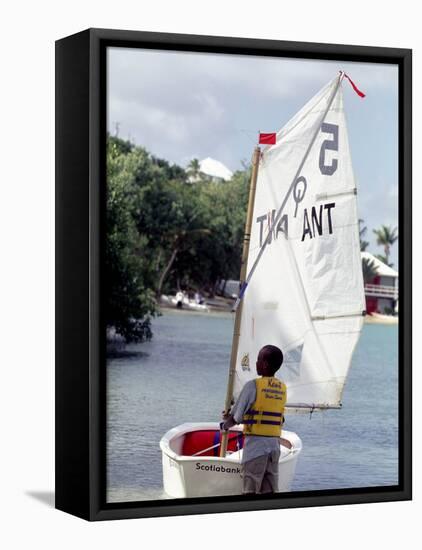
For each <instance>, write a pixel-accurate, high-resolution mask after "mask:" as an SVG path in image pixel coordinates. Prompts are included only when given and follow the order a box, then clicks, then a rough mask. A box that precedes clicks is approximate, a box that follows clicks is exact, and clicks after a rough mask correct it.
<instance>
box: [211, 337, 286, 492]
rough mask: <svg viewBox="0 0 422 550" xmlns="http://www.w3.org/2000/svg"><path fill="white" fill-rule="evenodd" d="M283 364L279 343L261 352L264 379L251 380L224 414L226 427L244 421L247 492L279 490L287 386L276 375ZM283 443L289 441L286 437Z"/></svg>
mask: <svg viewBox="0 0 422 550" xmlns="http://www.w3.org/2000/svg"><path fill="white" fill-rule="evenodd" d="M282 363H283V353H282V351H281V350H280V349H279V348H278V347H276V346H271V345H268V346H264V347H263V348H261V350H260V351H259V353H258V358H257V361H256V372H257V374H258V375H259V376H260V378H256V379H255V380H250V381H249V382H247V383H246V384H245V385H244V387H243V389H242V391H241V393H240V395H239V397H238V399H237V401H236V403H235V404H234V406H233V408H232V409H231V410H229V411H228V413H227V414H226V413H223V420H224V422H223V423H222V426H221V427H222V429H223V430H225V431H227V430H229V429H230V428H231V427H232V426H234V425H235V424H243V426H244V428H243V433H244V435H245V442H244V445H243V455H242V477H243V493H244V494H248V493H249V494H250V493H274V492H276V491H277V490H278V460H279V458H280V443H281V440H280V435H281V427H282V425H283V422H284V416H283V413H284V405H285V403H286V397H287V393H286V385H285V384H284V382H282V381H281V380H278V379H277V378H275V377H274V375H275V373H276V372H277V371H278V369H279V368H280V367H281V365H282ZM282 441H283V443H284V442H286V443H287V444H288V442H287V441H285V440H282Z"/></svg>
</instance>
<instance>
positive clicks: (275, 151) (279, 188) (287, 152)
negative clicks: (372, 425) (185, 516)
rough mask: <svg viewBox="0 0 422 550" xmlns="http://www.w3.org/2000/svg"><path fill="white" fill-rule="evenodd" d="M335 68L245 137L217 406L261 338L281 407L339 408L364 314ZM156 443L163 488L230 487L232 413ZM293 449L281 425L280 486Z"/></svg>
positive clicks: (239, 381)
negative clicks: (229, 331)
mask: <svg viewBox="0 0 422 550" xmlns="http://www.w3.org/2000/svg"><path fill="white" fill-rule="evenodd" d="M344 76H345V74H344V73H340V75H339V76H338V77H336V78H334V79H333V80H332V81H331V82H329V83H328V84H327V85H326V86H325V87H324V88H323V89H322V90H321V91H320V92H319V93H317V94H316V95H315V96H314V97H313V98H312V99H311V100H310V101H309V102H308V103H307V104H306V105H305V106H304V107H303V108H302V109H301V110H300V111H299V112H298V113H297V114H296V115H295V116H294V117H293V118H292V119H291V120H290V121H289V122H288V123H287V124H286V125H285V126H284V127H283V128H282V129H281V130H280V131H279V132H278V133H277V135H276V139H275V140H274V141H275V143H273V144H271V145H268V146H266V147H265V148H264V149H263V150H262V151H261V150H260V148H259V147H257V148H256V149H255V153H254V157H253V162H252V177H251V184H250V192H249V203H248V213H247V221H246V228H245V237H244V246H243V254H242V270H241V274H240V280H241V287H240V291H239V296H238V297H237V300H236V303H235V306H234V307H235V311H236V315H235V322H234V330H233V343H232V352H231V360H230V370H229V379H228V385H227V395H226V402H225V406H224V410H228V409H229V408H230V406H231V404H232V402H233V399H237V397H238V396H239V394H240V391H241V390H242V388H243V386H244V385H245V384H246V383H247V382H248V381H249V380H252V379H254V378H256V377H257V374H256V372H255V368H254V365H255V361H256V358H257V355H258V352H259V350H260V349H261V348H262V347H263V346H264V345H267V344H273V345H276V346H278V347H280V348H281V349H282V351H283V354H284V363H283V365H282V368H281V370H280V372H279V377H280V378H281V379H282V380H283V381H284V382H285V383H286V385H287V406H286V411H285V412H286V413H288V412H291V413H293V412H306V411H309V412H313V411H318V410H325V409H340V408H341V397H342V392H343V388H344V384H345V382H346V378H347V374H348V370H349V367H350V363H351V359H352V354H353V351H354V348H355V346H356V344H357V342H358V339H359V336H360V333H361V330H362V325H363V316H364V315H365V295H364V287H363V277H362V265H361V256H360V243H359V223H358V215H357V202H356V195H357V189H356V184H355V180H354V176H353V170H352V165H351V160H350V151H349V142H348V136H347V128H346V120H345V115H344V109H343V95H342V87H341V82H342V80H343V78H344ZM204 367H208V365H206V366H204ZM209 368H212V365H209ZM217 414H218V411H216V415H217ZM286 426H288V418H287V422H286ZM160 447H161V451H162V463H163V482H164V490H165V491H166V493H167V494H168V495H170V496H172V497H175V498H178V497H185V496H215V495H229V494H230V495H234V494H241V492H242V480H241V475H240V471H241V462H242V447H243V435H242V426H241V425H240V426H236V427H235V428H233V429H231V430H230V431H229V432H220V430H219V425H218V423H217V422H210V423H206V424H204V423H188V424H182V425H180V426H176V427H175V428H173V429H171V430H170V431H168V432H167V433H166V434H165V435H164V436H163V438H162V439H161V442H160ZM301 450H302V442H301V439H300V437H299V436H298V435H297V434H295V433H293V432H289V431H287V430H284V429H283V430H282V433H281V438H280V460H279V487H278V490H279V491H280V492H283V491H289V490H290V489H291V486H292V482H293V480H294V475H295V469H296V464H297V460H298V457H299V456H300V453H301ZM329 456H330V452H329V451H328V450H327V460H328V459H329Z"/></svg>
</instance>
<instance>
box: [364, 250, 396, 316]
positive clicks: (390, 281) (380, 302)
mask: <svg viewBox="0 0 422 550" xmlns="http://www.w3.org/2000/svg"><path fill="white" fill-rule="evenodd" d="M361 255H362V259H363V258H366V259H367V260H370V261H372V262H373V264H374V267H375V269H376V272H377V274H376V275H375V277H374V278H373V279H372V280H371V281H369V282H367V283H365V298H366V312H367V313H373V312H375V313H389V314H391V313H393V312H397V310H398V297H399V274H398V272H397V271H396V270H395V269H393V268H392V267H390V266H388V265H386V264H385V263H383V262H382V261H381V260H379V259H378V258H376V257H375V256H374V255H372V254H371V253H370V252H361Z"/></svg>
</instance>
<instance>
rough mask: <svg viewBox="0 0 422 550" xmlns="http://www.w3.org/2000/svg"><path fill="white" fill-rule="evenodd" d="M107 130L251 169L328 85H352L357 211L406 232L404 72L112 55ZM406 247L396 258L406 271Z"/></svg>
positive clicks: (280, 61)
mask: <svg viewBox="0 0 422 550" xmlns="http://www.w3.org/2000/svg"><path fill="white" fill-rule="evenodd" d="M107 62H108V83H107V94H108V113H107V114H108V116H107V119H108V120H107V125H108V131H109V132H110V133H111V134H112V135H116V134H118V135H119V137H121V138H123V139H130V140H131V141H132V142H133V143H135V144H137V145H141V146H143V147H145V148H146V149H147V150H148V151H149V152H151V153H152V154H153V155H155V156H157V157H160V158H163V159H166V160H168V161H169V162H171V163H176V164H178V165H180V166H183V167H186V166H187V165H188V163H189V161H190V160H191V159H192V158H197V159H199V160H202V159H204V158H206V157H212V158H214V159H216V160H219V161H220V162H223V163H224V164H225V165H226V166H227V167H228V168H229V169H230V170H232V171H235V170H238V169H242V163H243V162H245V161H246V162H249V161H250V159H251V155H252V151H253V148H254V147H255V145H256V142H257V135H258V132H259V131H262V132H276V131H278V130H279V129H280V128H282V127H283V126H284V125H285V123H286V122H287V121H288V120H289V119H290V118H292V117H293V115H294V114H295V113H296V112H297V111H299V110H300V109H301V107H303V105H304V104H305V103H306V102H307V101H308V100H309V99H311V97H312V96H314V95H315V94H316V93H317V92H318V91H319V90H320V89H321V88H322V87H323V86H324V85H325V84H326V83H327V82H328V81H330V80H332V78H334V77H335V76H336V74H338V71H339V70H344V71H346V73H347V74H349V75H350V77H351V78H352V79H353V81H354V82H355V84H356V85H357V86H358V88H359V89H361V90H362V91H363V92H364V93H365V94H366V97H365V98H364V99H362V98H360V97H359V96H358V95H357V94H356V93H355V92H354V91H353V89H352V87H351V86H350V85H349V83H348V81H347V80H344V81H343V92H344V103H345V111H346V119H347V125H348V131H349V141H350V149H351V156H352V164H353V168H354V173H355V178H356V182H357V187H358V212H359V217H360V218H362V219H363V220H364V222H365V223H364V225H365V226H366V227H367V232H366V235H365V240H367V241H369V242H370V245H369V248H368V250H369V251H370V252H372V253H375V254H377V253H379V254H383V250H382V248H381V247H379V246H377V245H376V242H375V235H374V234H373V229H376V228H379V227H380V226H381V225H382V224H383V225H388V226H392V227H396V226H397V225H398V133H397V132H398V69H397V66H395V65H387V64H375V63H346V62H343V61H342V62H337V61H318V60H300V59H288V58H274V57H265V58H264V57H256V56H238V55H227V54H208V53H206V54H204V53H190V52H186V53H184V52H167V51H160V50H143V49H131V48H109V49H108V61H107ZM397 252H398V243H396V244H395V245H394V246H393V248H392V253H391V259H390V261H392V262H394V266H395V267H396V268H397V265H398V260H397V256H398V255H397Z"/></svg>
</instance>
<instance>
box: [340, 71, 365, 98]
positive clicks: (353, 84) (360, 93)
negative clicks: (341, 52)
mask: <svg viewBox="0 0 422 550" xmlns="http://www.w3.org/2000/svg"><path fill="white" fill-rule="evenodd" d="M344 76H345V77H346V78H347V80H348V81H349V82H350V84H351V85H352V88H353V89H354V90H355V92H356V93H357V94H358V96H359V97H365V94H364V93H363V92H361V91H360V90H359V88H358V87H357V86H356V84H355V83H354V82H353V80H352V79H351V78H350V76H349V75H348V74H346V73H344Z"/></svg>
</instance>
